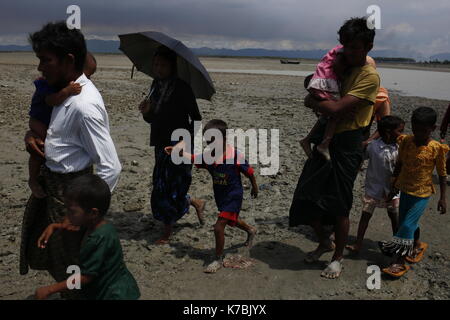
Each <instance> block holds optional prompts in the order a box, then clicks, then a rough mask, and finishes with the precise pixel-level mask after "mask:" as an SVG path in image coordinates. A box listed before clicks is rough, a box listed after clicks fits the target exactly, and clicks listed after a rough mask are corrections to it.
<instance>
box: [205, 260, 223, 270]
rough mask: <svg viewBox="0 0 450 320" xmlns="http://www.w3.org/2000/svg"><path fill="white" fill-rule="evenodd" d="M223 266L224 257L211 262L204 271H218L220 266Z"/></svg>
mask: <svg viewBox="0 0 450 320" xmlns="http://www.w3.org/2000/svg"><path fill="white" fill-rule="evenodd" d="M222 266H223V260H222V259H216V260H214V261H213V262H211V263H210V264H209V265H208V266H207V267H206V269H205V270H204V271H203V272H205V273H216V272H217V271H218V270H219V269H220V268H222Z"/></svg>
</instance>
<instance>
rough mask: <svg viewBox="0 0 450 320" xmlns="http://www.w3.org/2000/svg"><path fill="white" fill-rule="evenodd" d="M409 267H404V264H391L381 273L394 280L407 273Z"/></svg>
mask: <svg viewBox="0 0 450 320" xmlns="http://www.w3.org/2000/svg"><path fill="white" fill-rule="evenodd" d="M410 268H411V267H410V266H407V265H404V264H398V263H397V264H392V265H390V266H389V267H387V268H384V269H383V270H382V271H383V272H384V273H386V274H388V275H390V276H391V277H394V278H400V277H402V276H403V275H404V274H405V273H407V272H408V270H409V269H410ZM392 269H394V270H398V271H397V272H395V271H394V270H392Z"/></svg>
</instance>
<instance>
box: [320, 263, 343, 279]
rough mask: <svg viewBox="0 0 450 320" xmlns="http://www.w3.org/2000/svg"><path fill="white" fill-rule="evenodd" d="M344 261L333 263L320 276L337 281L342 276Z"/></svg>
mask: <svg viewBox="0 0 450 320" xmlns="http://www.w3.org/2000/svg"><path fill="white" fill-rule="evenodd" d="M342 261H344V259H340V260H334V261H332V262H331V263H330V264H329V265H328V266H327V267H326V268H325V269H324V270H323V271H322V273H321V274H320V276H322V277H324V278H327V279H336V278H339V276H340V275H341V272H342V269H343V266H342Z"/></svg>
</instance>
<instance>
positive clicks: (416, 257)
mask: <svg viewBox="0 0 450 320" xmlns="http://www.w3.org/2000/svg"><path fill="white" fill-rule="evenodd" d="M427 248H428V243H425V242H421V243H420V246H419V248H417V249H414V253H415V254H413V256H406V261H408V262H409V263H417V262H420V261H422V259H423V256H424V253H425V251H426V250H427Z"/></svg>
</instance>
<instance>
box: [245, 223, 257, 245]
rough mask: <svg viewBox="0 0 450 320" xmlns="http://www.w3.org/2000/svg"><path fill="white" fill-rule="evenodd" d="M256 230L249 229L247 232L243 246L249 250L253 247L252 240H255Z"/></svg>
mask: <svg viewBox="0 0 450 320" xmlns="http://www.w3.org/2000/svg"><path fill="white" fill-rule="evenodd" d="M257 232H258V230H257V229H256V228H253V227H251V228H250V230H249V231H247V240H246V241H245V246H246V247H249V248H251V247H252V246H253V240H254V239H255V236H256V233H257Z"/></svg>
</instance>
